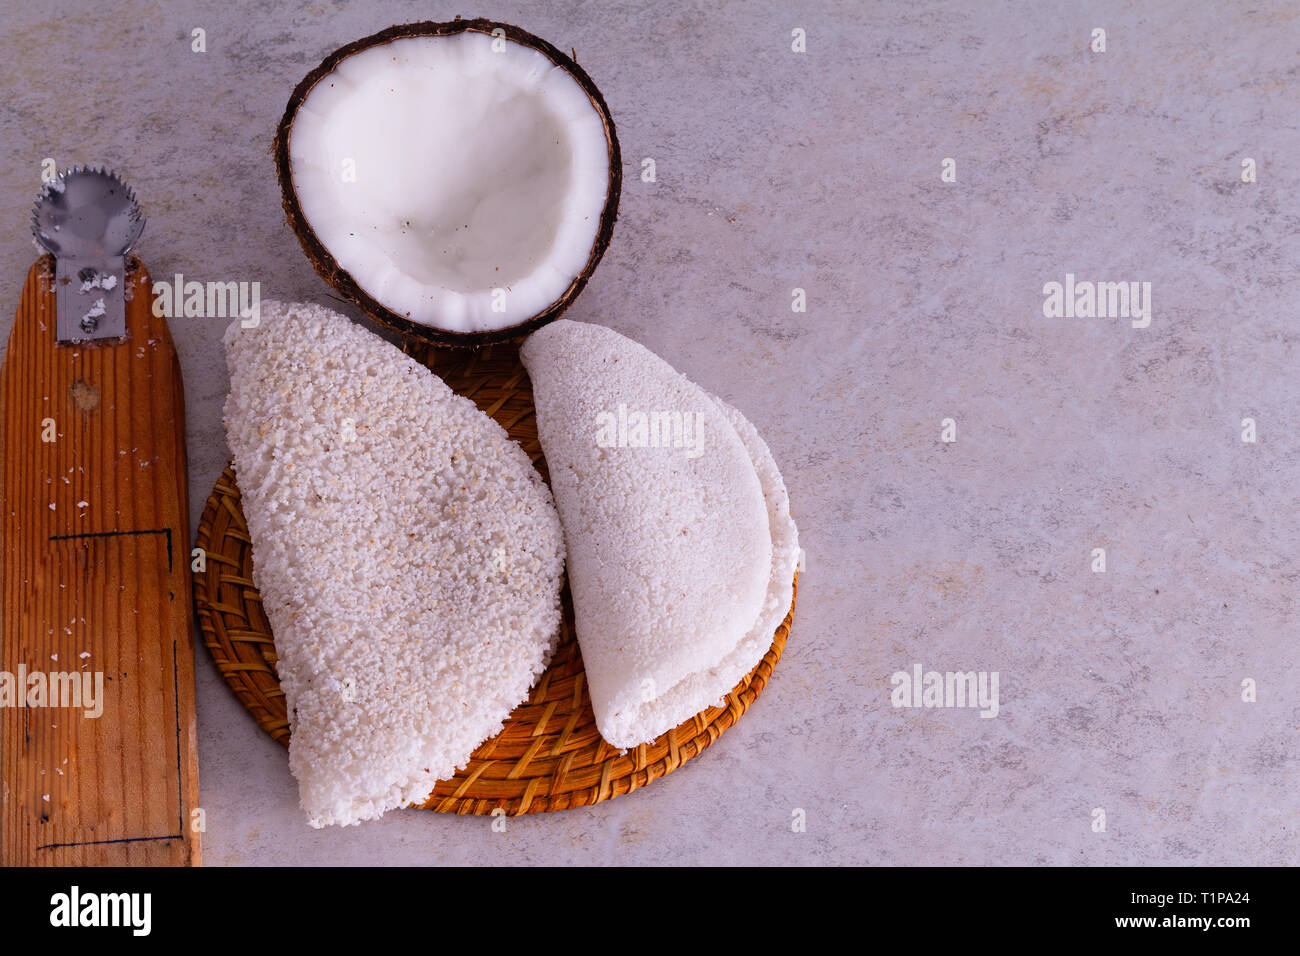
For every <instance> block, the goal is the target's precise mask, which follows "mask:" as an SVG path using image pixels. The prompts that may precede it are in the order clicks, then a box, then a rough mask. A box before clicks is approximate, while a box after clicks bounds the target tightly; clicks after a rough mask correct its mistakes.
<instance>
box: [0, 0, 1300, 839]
mask: <svg viewBox="0 0 1300 956" xmlns="http://www.w3.org/2000/svg"><path fill="white" fill-rule="evenodd" d="M994 6H995V5H992V4H962V3H946V4H938V5H929V4H926V5H919V4H912V3H888V4H881V5H877V4H870V5H868V4H865V3H861V4H860V3H855V2H841V3H824V4H809V5H806V6H801V7H799V6H796V7H791V6H790V5H789V4H783V3H763V4H758V3H740V2H735V3H719V2H709V3H700V4H691V5H684V4H678V3H664V4H655V5H645V7H644V8H643V9H641V10H639V11H638V10H633V9H630V7H631V5H621V4H620V5H613V4H608V5H607V4H596V3H576V2H552V3H547V4H545V5H539V6H538V7H537V8H536V9H534V8H532V7H531V6H529V5H520V4H512V3H502V4H495V5H492V6H491V7H490V8H489V9H485V10H483V11H482V12H483V13H485V14H489V15H492V16H496V17H499V18H502V19H506V20H510V21H512V22H517V23H519V24H520V25H521V26H524V27H525V28H527V29H530V30H532V31H533V32H536V33H538V34H540V35H541V36H544V37H546V38H548V39H550V40H551V41H552V42H554V43H555V44H556V45H557V46H560V47H564V48H569V47H572V48H574V49H575V50H576V52H577V55H578V58H579V60H580V62H581V63H582V64H583V66H584V67H585V68H586V69H587V70H588V72H590V74H591V75H592V77H593V78H594V79H595V80H596V82H597V83H598V84H599V85H600V87H601V88H602V90H603V91H604V93H605V95H606V98H607V99H608V101H609V103H610V106H611V108H612V109H613V112H614V116H615V119H616V121H617V123H618V127H619V135H620V139H621V142H622V146H623V153H624V157H625V159H626V160H627V162H628V167H627V170H626V173H627V179H626V184H625V187H624V193H623V202H622V215H621V218H620V220H619V223H618V227H617V229H616V231H615V234H614V241H613V245H612V246H611V248H610V251H609V253H608V255H607V256H606V258H605V261H604V263H603V264H602V266H601V267H600V269H599V271H598V272H597V273H596V276H595V278H594V280H593V281H592V283H591V284H590V286H589V287H588V289H587V291H586V292H585V293H584V294H583V296H582V297H581V298H580V299H579V301H578V303H577V304H576V305H575V306H574V308H573V310H572V311H571V312H570V315H571V316H572V317H573V318H577V319H581V320H586V321H595V322H603V323H606V324H608V325H610V326H612V327H614V328H616V329H618V330H619V331H621V332H624V333H626V334H628V335H631V336H632V337H634V338H636V339H638V340H639V341H641V342H643V343H645V344H646V345H647V346H649V347H650V348H651V349H653V350H655V351H656V352H658V353H659V354H661V355H663V356H664V357H665V358H666V359H668V360H669V361H670V362H672V363H673V364H674V365H676V366H677V367H678V368H680V369H681V370H682V371H684V372H685V373H687V374H688V375H689V376H691V377H692V378H693V379H695V380H696V381H698V382H700V383H701V384H703V385H704V386H705V387H707V388H709V389H711V390H713V391H715V392H717V393H718V394H719V395H721V396H722V397H723V398H725V399H726V400H728V401H730V402H732V403H734V404H735V405H737V406H739V407H740V408H741V409H743V410H744V411H745V412H746V413H747V415H748V416H749V417H750V418H751V420H752V421H753V422H754V423H755V424H756V425H757V426H758V428H759V430H760V432H761V433H762V434H763V435H764V436H765V437H766V439H767V441H768V442H769V444H770V445H771V447H772V450H773V452H774V454H775V456H776V459H777V461H778V462H779V463H780V464H781V466H782V467H783V469H784V472H785V476H786V480H787V483H788V485H789V487H790V491H791V497H792V500H793V504H794V512H795V517H796V519H797V520H798V522H799V525H800V529H801V532H802V537H803V543H804V545H805V547H806V549H807V552H808V563H807V571H806V573H805V574H804V576H803V578H802V579H801V581H800V590H799V598H800V601H799V610H798V613H797V615H796V619H795V627H794V633H793V637H792V639H791V641H790V645H789V648H788V650H787V652H786V655H785V658H784V659H783V661H782V662H781V664H780V666H779V667H778V669H777V671H776V673H775V677H774V681H773V683H772V684H771V686H770V687H769V688H768V690H767V691H766V692H765V693H764V695H763V697H762V698H761V699H760V700H759V702H758V703H757V704H756V705H755V707H754V708H753V709H752V711H751V712H750V713H749V714H748V715H747V716H746V717H745V718H744V720H742V721H741V722H740V724H739V725H737V727H736V728H734V729H733V730H731V731H729V732H728V733H727V734H726V735H725V736H724V737H723V738H722V739H721V740H720V741H719V742H718V743H717V745H715V747H714V748H713V749H711V750H710V751H709V752H708V753H707V754H706V755H704V756H703V757H702V758H701V759H699V760H697V761H693V762H692V763H690V764H688V765H687V766H686V767H685V768H683V769H682V770H681V771H680V772H677V773H674V774H672V775H671V776H669V777H667V778H665V779H664V780H662V781H659V782H657V783H656V784H654V785H653V786H651V787H648V788H646V789H645V790H642V791H639V792H638V793H636V794H633V795H631V796H629V797H626V798H621V799H618V800H615V801H613V802H610V803H606V804H603V805H601V806H599V807H596V808H592V809H584V810H578V811H572V812H567V813H563V814H553V815H540V816H532V817H528V818H523V819H518V820H511V821H510V822H509V827H508V831H507V832H506V833H504V834H501V833H493V832H491V830H490V826H489V822H488V820H486V819H483V818H474V819H470V818H454V817H447V816H442V815H437V814H431V813H422V812H415V811H406V812H399V813H392V814H390V815H389V816H388V817H386V818H385V819H384V820H382V821H380V822H377V823H372V824H366V825H363V826H361V827H359V828H351V829H348V830H328V831H313V830H311V829H309V828H308V827H307V825H306V823H305V822H304V818H303V815H302V813H301V812H300V811H299V809H298V807H297V795H296V787H295V784H294V781H293V779H292V778H291V777H290V775H289V770H288V763H287V760H286V756H285V753H284V751H283V750H282V749H281V748H280V747H279V745H278V744H275V743H273V742H272V741H271V740H270V739H269V738H268V737H267V736H266V735H265V734H264V733H262V732H261V731H260V730H259V729H258V728H257V726H256V725H255V724H254V723H253V720H252V718H251V717H249V716H248V715H247V714H246V713H245V712H244V711H243V709H242V708H241V707H240V705H239V704H238V702H237V701H236V700H235V698H234V696H233V695H232V694H231V693H230V692H229V691H228V690H227V689H226V687H225V685H224V684H223V682H222V681H221V679H220V678H219V677H218V675H217V673H216V670H215V668H214V667H213V666H212V663H211V661H210V660H209V659H208V657H207V652H206V651H205V650H203V649H202V648H201V647H200V648H199V650H198V654H197V657H198V660H197V671H198V707H199V747H200V751H199V757H200V779H201V789H202V798H203V806H204V808H205V809H206V811H207V824H208V830H207V833H206V835H205V837H204V857H205V860H206V862H208V863H209V864H257V863H304V864H306V863H342V862H354V863H389V862H402V863H460V862H483V863H574V862H582V863H670V862H675V863H743V862H759V863H849V862H865V863H892V864H897V863H954V864H957V863H960V864H978V863H1048V864H1074V863H1086V864H1112V863H1171V864H1211V863H1246V862H1262V863H1275V864H1276V863H1296V862H1300V853H1298V852H1297V827H1298V826H1300V814H1298V813H1297V808H1298V806H1300V796H1298V794H1300V786H1297V784H1298V782H1300V781H1298V780H1297V776H1298V775H1297V770H1298V760H1297V750H1298V748H1297V728H1298V727H1300V703H1298V700H1297V693H1296V686H1297V680H1298V679H1300V668H1298V667H1297V614H1296V612H1297V607H1296V600H1295V590H1296V587H1297V584H1298V583H1300V562H1298V561H1297V549H1298V547H1300V536H1298V535H1297V523H1298V522H1300V493H1298V489H1300V437H1298V436H1300V431H1298V426H1297V423H1298V422H1300V401H1298V399H1300V378H1298V377H1297V375H1296V373H1295V363H1296V359H1297V351H1298V349H1300V332H1298V331H1297V328H1296V303H1297V302H1298V301H1300V265H1298V264H1300V212H1297V208H1296V197H1297V195H1300V172H1298V166H1297V162H1298V160H1297V157H1300V131H1298V129H1297V123H1298V122H1300V76H1297V70H1298V69H1300V67H1297V59H1296V49H1297V39H1298V38H1300V11H1297V9H1296V7H1295V5H1294V4H1290V3H1286V2H1283V0H1269V2H1258V3H1249V4H1245V3H1240V4H1236V3H1234V4H1226V5H1220V4H1195V5H1193V4H1187V3H1183V2H1180V0H1159V2H1144V3H1136V2H1134V3H1097V4H1072V3H1051V4H1042V3H1032V2H1025V3H1017V4H1008V5H1005V6H1004V7H1003V8H1002V9H1001V10H1000V11H999V10H995V9H993V8H994ZM4 7H5V9H4V10H3V16H2V17H0V19H2V20H3V22H4V24H5V26H4V28H3V31H2V34H0V88H2V89H3V90H4V91H5V96H4V97H3V101H2V102H0V222H3V223H7V224H8V230H9V236H10V239H9V241H8V242H6V243H3V244H0V293H2V295H0V301H3V303H4V309H3V313H4V321H5V322H6V323H8V322H10V321H12V319H11V316H12V314H13V309H14V307H15V306H16V303H17V298H18V293H19V288H20V284H21V282H22V279H23V277H24V274H25V272H26V269H27V266H28V264H29V263H30V261H31V260H32V258H33V255H34V252H33V250H32V248H31V246H30V245H29V244H28V242H27V238H26V236H27V233H26V229H27V213H28V208H29V204H30V202H31V200H32V198H33V196H34V194H35V192H36V189H37V187H38V176H39V164H40V161H41V159H42V158H44V157H47V156H51V157H55V158H56V159H57V160H58V162H59V163H60V165H63V164H69V163H73V162H79V161H102V162H106V163H108V164H110V165H111V166H113V167H114V168H117V169H119V170H120V171H121V172H122V173H124V174H125V176H126V177H127V178H128V179H129V181H130V182H131V183H133V184H134V185H135V187H136V189H137V190H138V192H139V194H140V195H141V197H142V199H143V201H144V203H145V205H146V208H147V213H148V216H149V227H148V229H147V231H146V234H145V238H144V240H143V241H142V243H141V245H140V247H139V252H140V254H141V256H142V257H143V258H144V259H145V261H146V262H147V263H148V265H149V266H150V268H151V269H152V271H153V273H154V275H155V277H156V278H160V277H164V276H168V275H170V274H172V273H175V272H182V273H184V274H185V275H186V276H187V277H190V278H197V279H202V280H208V279H215V280H244V281H254V280H256V281H260V282H261V283H262V288H263V290H264V295H266V296H268V297H270V296H275V297H278V298H304V299H316V300H323V299H324V297H325V295H326V293H327V291H328V290H327V288H326V286H325V285H324V283H323V282H322V281H321V280H320V279H319V278H318V277H317V276H316V274H315V272H313V270H312V268H311V266H310V265H309V264H308V262H307V260H306V258H305V257H304V256H303V255H302V254H301V252H300V250H299V248H298V245H297V242H296V241H295V240H294V238H293V236H292V234H291V233H290V230H289V228H288V226H287V225H286V223H285V221H284V217H283V215H282V212H281V209H280V197H279V192H278V189H277V186H276V182H275V177H274V171H273V169H272V164H271V159H270V155H269V146H270V143H271V139H272V134H273V130H274V126H275V123H276V122H277V120H278V118H279V115H280V112H281V110H282V109H283V106H284V103H285V101H286V99H287V98H288V95H289V92H290V90H291V89H292V88H293V86H294V84H295V83H296V82H297V81H298V80H299V79H300V78H301V77H302V75H303V74H305V73H306V71H307V70H308V69H309V68H310V67H311V66H313V65H315V64H316V63H317V62H318V61H319V60H320V59H321V57H322V56H324V55H325V54H326V53H328V52H329V51H330V50H331V49H333V48H335V47H337V46H339V45H341V44H342V43H344V42H346V41H348V40H351V39H354V38H356V37H359V36H362V35H365V34H367V33H370V32H373V31H375V30H377V29H380V28H382V27H385V26H387V25H389V24H390V23H393V22H400V21H404V20H409V19H418V18H421V17H423V18H435V19H437V18H442V19H447V18H450V17H451V16H453V15H455V14H456V13H462V14H465V15H467V16H468V15H474V14H476V13H478V12H480V11H475V10H470V9H459V8H455V7H452V6H448V5H445V4H428V3H421V4H399V3H384V2H367V3H364V4H346V5H345V4H343V3H313V4H309V5H306V6H301V7H297V8H296V9H294V8H291V7H290V6H289V5H285V4H278V3H268V2H247V0H233V2H222V3H209V4H204V5H193V6H189V5H187V4H184V3H174V4H173V3H167V4H161V3H146V2H138V0H126V2H123V3H120V4H116V5H115V9H114V12H112V13H111V14H110V13H107V12H105V11H104V8H102V7H101V6H100V5H91V4H86V5H84V6H78V5H71V4H61V3H40V4H37V3H17V2H14V0H8V2H6V3H5V4H4ZM195 27H201V28H203V29H205V30H206V31H207V48H208V52H207V53H204V54H198V53H193V52H191V49H190V39H189V36H190V31H191V30H192V29H193V28H195ZM796 27H802V28H803V29H804V30H806V31H807V52H806V53H804V54H796V53H793V52H792V51H791V31H792V30H793V29H794V28H796ZM1094 27H1103V28H1105V29H1106V31H1107V50H1106V52H1105V53H1093V52H1091V51H1090V50H1089V39H1090V34H1091V31H1092V29H1093V28H1094ZM73 63H78V64H79V66H78V67H77V69H76V70H72V71H70V72H69V71H67V69H66V67H67V66H68V65H69V64H73ZM56 67H57V69H56ZM644 157H652V158H654V160H655V162H656V166H657V173H658V181H657V182H656V183H653V184H648V183H643V182H642V181H641V180H640V177H639V172H640V163H641V160H642V159H643V158H644ZM945 157H952V158H954V159H955V160H956V162H957V181H956V182H955V183H944V182H941V180H940V166H941V162H942V160H943V159H944V158H945ZM1243 157H1252V158H1253V159H1255V161H1256V162H1257V164H1258V182H1255V183H1251V184H1246V183H1243V182H1242V181H1241V167H1240V162H1241V160H1242V158H1243ZM1067 272H1070V273H1074V274H1075V275H1076V276H1077V277H1079V278H1080V279H1091V280H1104V281H1127V280H1134V281H1146V282H1150V283H1151V284H1152V301H1153V316H1152V321H1151V324H1150V327H1148V328H1145V329H1134V328H1132V327H1131V324H1130V323H1129V322H1128V321H1126V320H1123V319H1100V318H1098V319H1085V318H1075V319H1064V318H1061V319H1049V318H1045V317H1044V315H1043V310H1042V305H1043V292H1042V290H1043V285H1044V283H1047V282H1051V281H1063V280H1064V278H1065V274H1066V273H1067ZM796 287H798V288H802V289H804V290H806V294H807V302H808V308H807V312H806V313H795V312H792V311H791V302H792V290H793V289H794V288H796ZM349 311H350V312H351V314H354V315H355V314H356V313H355V311H354V310H349ZM224 324H225V323H224V322H222V321H220V320H204V319H176V320H173V322H172V330H173V333H174V335H175V338H176V341H177V344H178V347H179V349H180V356H181V364H182V366H183V370H184V374H185V378H186V383H187V394H188V403H189V409H188V412H189V448H190V466H191V474H190V478H191V482H192V485H191V498H192V507H193V511H194V519H195V522H196V523H197V518H198V514H199V511H200V509H201V507H202V504H203V501H204V498H205V497H206V495H207V493H208V491H209V490H210V489H211V487H212V484H213V482H214V481H215V479H216V477H217V475H218V474H219V473H220V471H221V469H222V467H223V465H224V463H225V461H226V459H227V454H228V453H227V450H226V446H225V440H224V436H223V433H222V429H221V424H220V418H221V403H222V399H223V396H224V395H225V392H226V388H227V378H226V372H225V368H224V362H223V359H222V356H221V350H220V341H219V340H220V335H221V332H222V327H223V325H224ZM6 327H7V325H6ZM1244 417H1251V418H1254V419H1255V420H1256V422H1257V423H1258V441H1257V442H1256V443H1254V444H1245V443H1243V442H1242V441H1241V422H1242V419H1243V418H1244ZM944 418H952V419H954V420H955V422H956V427H957V439H958V440H957V441H956V442H955V443H952V444H945V443H943V442H941V441H940V427H941V425H940V423H941V421H942V420H943V419H944ZM1099 547H1100V548H1105V549H1106V552H1107V571H1106V573H1104V574H1098V573H1093V572H1092V571H1091V569H1090V568H1091V562H1092V549H1094V548H1099ZM917 662H919V663H921V664H923V665H924V666H925V667H926V668H927V669H935V670H940V671H949V670H951V671H966V670H987V671H997V672H998V673H999V675H1000V681H1001V682H1000V704H1001V708H1000V712H999V714H998V716H997V717H996V718H993V719H981V718H980V717H979V715H978V714H977V713H976V712H974V711H972V710H969V709H967V710H956V709H953V710H948V709H943V710H937V709H934V710H925V709H920V710H912V709H895V708H893V707H891V706H890V699H889V691H890V683H889V678H890V675H891V674H892V673H893V672H895V671H897V670H910V668H911V666H912V664H913V663H917ZM1245 678H1253V679H1254V680H1256V681H1257V682H1258V701H1257V702H1255V703H1244V702H1243V701H1242V700H1241V682H1242V681H1243V679H1245ZM795 808H801V809H803V810H804V811H805V812H806V816H807V832H805V833H794V832H792V831H791V826H790V823H791V819H792V812H793V811H794V810H795ZM1094 808H1103V809H1104V811H1105V814H1106V830H1105V832H1102V833H1098V832H1094V830H1093V820H1094V817H1093V810H1094Z"/></svg>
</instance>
